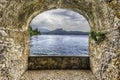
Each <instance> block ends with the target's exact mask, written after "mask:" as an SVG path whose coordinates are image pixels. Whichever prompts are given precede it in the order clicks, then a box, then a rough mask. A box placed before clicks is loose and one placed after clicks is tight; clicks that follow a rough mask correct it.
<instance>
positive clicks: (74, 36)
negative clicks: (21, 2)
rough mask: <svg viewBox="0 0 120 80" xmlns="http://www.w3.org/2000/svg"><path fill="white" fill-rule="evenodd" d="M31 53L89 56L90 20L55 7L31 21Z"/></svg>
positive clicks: (35, 54) (36, 54)
mask: <svg viewBox="0 0 120 80" xmlns="http://www.w3.org/2000/svg"><path fill="white" fill-rule="evenodd" d="M29 28H30V30H31V38H30V56H32V55H34V56H88V55H89V48H88V47H89V31H90V26H89V24H88V22H87V20H86V19H85V18H84V17H83V16H82V15H80V14H79V13H77V12H74V11H71V10H67V9H61V8H58V9H52V10H48V11H45V12H42V13H40V14H39V15H37V16H36V17H35V18H34V19H33V20H32V21H31V23H30V27H29Z"/></svg>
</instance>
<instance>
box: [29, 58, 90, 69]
mask: <svg viewBox="0 0 120 80" xmlns="http://www.w3.org/2000/svg"><path fill="white" fill-rule="evenodd" d="M47 69H82V70H83V69H87V70H89V69H90V62H89V56H30V57H29V59H28V70H47Z"/></svg>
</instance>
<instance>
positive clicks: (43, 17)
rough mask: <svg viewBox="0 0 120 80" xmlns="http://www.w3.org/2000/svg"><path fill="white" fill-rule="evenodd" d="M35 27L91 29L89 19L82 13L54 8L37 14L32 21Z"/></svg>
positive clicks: (71, 29) (85, 30) (32, 25)
mask: <svg viewBox="0 0 120 80" xmlns="http://www.w3.org/2000/svg"><path fill="white" fill-rule="evenodd" d="M30 25H31V27H32V28H33V29H35V28H38V29H47V30H55V29H58V28H62V29H64V30H66V31H84V32H88V31H89V30H90V27H89V24H88V22H87V20H86V19H85V18H84V17H83V16H82V15H80V14H78V13H76V12H73V11H71V10H67V9H53V10H49V11H45V12H43V13H40V14H39V15H37V16H36V17H35V18H34V19H33V20H32V21H31V24H30Z"/></svg>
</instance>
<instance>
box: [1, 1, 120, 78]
mask: <svg viewBox="0 0 120 80" xmlns="http://www.w3.org/2000/svg"><path fill="white" fill-rule="evenodd" d="M119 3H120V1H117V0H111V1H108V0H89V1H86V0H54V1H53V0H33V1H29V0H24V1H22V0H19V1H7V0H4V1H0V6H1V8H0V36H1V39H0V47H1V48H0V52H1V54H0V60H1V61H0V63H1V65H0V71H1V74H0V79H1V80H5V79H6V80H7V79H10V80H18V79H19V78H20V77H21V75H23V74H24V72H25V71H26V70H27V59H28V56H29V33H28V30H27V29H28V25H29V23H30V21H31V20H32V18H33V17H34V16H36V15H37V14H38V13H40V12H43V11H45V10H49V9H55V8H66V9H71V10H73V11H76V12H78V13H80V14H82V15H83V16H84V17H85V18H86V19H87V20H88V22H89V24H90V27H91V29H92V30H94V31H95V32H98V31H101V32H105V33H106V35H105V36H106V38H105V40H104V41H103V42H102V43H100V44H99V45H98V44H96V43H94V40H92V39H90V47H89V48H90V49H89V50H90V63H91V70H92V72H93V73H94V75H95V76H96V77H97V78H98V79H99V80H101V79H106V80H113V79H115V80H118V79H119V66H120V63H119V62H120V59H119V56H120V27H119V26H120V19H119V18H120V15H119ZM115 5H117V6H115ZM115 74H116V75H115Z"/></svg>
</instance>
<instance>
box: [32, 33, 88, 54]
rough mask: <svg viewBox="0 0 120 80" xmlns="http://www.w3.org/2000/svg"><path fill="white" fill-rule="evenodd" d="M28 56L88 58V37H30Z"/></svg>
mask: <svg viewBox="0 0 120 80" xmlns="http://www.w3.org/2000/svg"><path fill="white" fill-rule="evenodd" d="M30 55H40V56H43V55H44V56H45V55H49V56H88V35H36V36H32V37H31V38H30Z"/></svg>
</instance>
